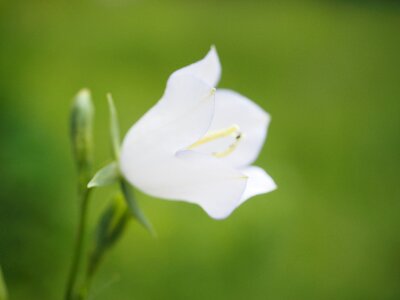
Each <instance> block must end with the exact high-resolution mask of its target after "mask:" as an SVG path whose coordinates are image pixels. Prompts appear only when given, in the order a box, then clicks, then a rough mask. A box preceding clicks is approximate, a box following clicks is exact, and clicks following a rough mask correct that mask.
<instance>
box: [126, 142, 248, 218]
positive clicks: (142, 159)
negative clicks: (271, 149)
mask: <svg viewBox="0 0 400 300" xmlns="http://www.w3.org/2000/svg"><path fill="white" fill-rule="evenodd" d="M140 147H141V145H140V144H139V145H136V149H135V150H136V151H135V152H137V149H138V148H140ZM132 150H133V149H132ZM160 150H161V149H160ZM140 151H147V149H141V150H140ZM121 168H122V172H123V174H124V175H125V177H126V178H127V179H128V181H129V182H131V183H132V184H133V185H135V186H136V187H137V188H138V189H140V190H141V191H143V192H144V193H146V194H149V195H151V196H154V197H158V198H163V199H167V200H180V201H185V202H189V203H195V204H198V205H199V206H201V207H202V208H203V209H204V210H205V211H206V212H207V213H208V214H209V215H210V216H211V217H212V218H215V219H222V218H225V217H227V216H228V215H229V214H230V213H231V212H232V211H233V210H234V209H235V208H236V207H237V206H238V203H239V201H240V200H241V196H242V194H243V192H244V190H245V187H246V181H247V178H246V177H245V176H243V174H242V173H241V172H240V171H238V170H235V169H233V168H231V167H230V166H229V165H227V164H226V163H223V162H222V161H220V160H218V159H216V158H213V157H211V156H209V155H206V154H201V153H197V152H194V151H190V150H183V151H180V152H178V153H176V154H175V155H172V154H170V153H164V152H161V151H160V152H158V153H154V152H153V153H152V154H149V155H143V154H142V155H140V156H139V155H133V156H130V155H123V156H122V160H121Z"/></svg>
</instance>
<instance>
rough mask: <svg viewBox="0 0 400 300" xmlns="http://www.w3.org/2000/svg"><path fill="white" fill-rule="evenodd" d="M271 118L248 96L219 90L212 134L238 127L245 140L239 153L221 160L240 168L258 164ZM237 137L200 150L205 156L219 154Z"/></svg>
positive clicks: (213, 143)
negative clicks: (233, 126) (254, 163)
mask: <svg viewBox="0 0 400 300" xmlns="http://www.w3.org/2000/svg"><path fill="white" fill-rule="evenodd" d="M269 122H270V116H269V114H268V113H267V112H265V111H264V110H263V109H262V108H261V107H259V106H258V105H257V104H255V103H254V102H252V101H251V100H249V99H247V98H246V97H244V96H242V95H240V94H238V93H236V92H234V91H230V90H223V89H218V90H217V92H216V95H215V113H214V118H213V121H212V124H211V126H210V129H209V130H210V131H213V130H221V129H223V128H227V127H230V126H232V125H238V126H239V130H240V132H241V134H242V135H241V139H240V141H239V143H238V144H237V146H236V148H235V150H234V151H233V152H232V153H230V154H229V155H227V156H225V157H221V158H220V159H222V160H225V161H227V162H229V163H231V164H232V165H233V166H236V167H244V166H248V165H250V164H251V163H252V162H254V161H255V160H256V158H257V156H258V154H259V152H260V151H261V148H262V146H263V144H264V141H265V137H266V134H267V128H268V125H269ZM232 142H233V138H231V139H230V140H229V139H220V140H217V141H215V142H211V143H208V144H204V145H202V146H201V147H200V148H199V151H201V152H203V153H215V152H219V151H222V150H224V149H226V147H227V146H229V144H230V143H232Z"/></svg>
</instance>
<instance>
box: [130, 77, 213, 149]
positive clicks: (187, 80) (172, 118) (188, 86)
mask: <svg viewBox="0 0 400 300" xmlns="http://www.w3.org/2000/svg"><path fill="white" fill-rule="evenodd" d="M214 93H215V89H214V88H211V87H210V86H208V85H207V84H206V83H204V82H203V81H201V80H199V79H198V78H196V77H194V76H192V75H188V74H183V73H181V74H175V75H174V76H171V77H170V80H169V81H168V84H167V88H166V90H165V93H164V95H163V97H162V98H161V100H160V101H159V102H158V103H157V104H156V105H155V106H153V108H151V109H150V110H149V111H148V112H147V113H146V114H145V115H144V116H143V117H142V118H141V119H140V120H139V121H138V122H136V124H134V126H133V127H132V128H131V129H130V130H129V132H128V134H127V135H126V137H125V140H124V142H123V148H124V149H122V153H124V152H126V151H127V149H130V148H132V147H134V146H135V145H136V144H137V143H141V144H143V146H147V147H149V148H154V147H157V148H160V147H162V148H165V149H169V151H170V152H171V153H174V152H176V151H178V150H181V149H182V148H185V147H187V146H189V145H191V144H192V143H194V142H195V141H196V140H198V139H199V138H201V137H202V136H203V135H204V134H205V133H206V132H207V129H208V128H209V126H210V124H211V121H212V118H213V114H214V102H215V101H214ZM150 152H151V151H150ZM138 155H140V153H138Z"/></svg>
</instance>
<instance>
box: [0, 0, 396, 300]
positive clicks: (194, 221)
mask: <svg viewBox="0 0 400 300" xmlns="http://www.w3.org/2000/svg"><path fill="white" fill-rule="evenodd" d="M212 44H215V45H216V47H217V49H218V52H219V54H220V57H221V60H222V64H223V77H222V82H221V84H220V86H222V87H228V88H233V89H235V90H237V91H239V92H241V93H243V94H245V95H247V96H248V97H249V98H251V99H254V101H256V102H257V103H258V104H259V105H260V106H262V107H263V108H264V109H266V110H267V111H268V112H270V114H271V115H272V119H273V121H272V124H271V127H270V131H269V136H268V140H267V143H266V145H265V147H264V149H263V151H262V154H261V155H260V157H259V159H258V161H257V164H258V165H260V166H262V167H264V168H265V169H266V170H267V171H268V172H269V173H270V174H271V175H272V176H273V177H274V178H275V180H276V182H277V183H278V185H279V189H278V190H277V191H275V192H273V193H271V194H267V195H263V196H257V197H255V198H254V199H252V200H251V201H249V202H246V203H245V204H244V205H243V206H242V207H241V208H240V209H238V210H237V211H236V212H235V213H234V214H233V215H232V216H231V217H230V218H228V219H227V220H225V221H214V220H212V219H210V218H208V217H207V216H206V215H205V214H204V213H203V211H201V209H200V208H198V207H196V206H193V205H189V204H184V203H178V202H168V201H160V200H157V199H152V198H150V197H147V196H146V195H144V194H141V193H138V199H139V202H140V205H141V206H142V208H143V210H144V211H145V212H146V214H147V216H148V217H149V218H150V219H151V221H152V223H153V224H154V226H155V228H156V230H157V233H158V238H156V239H154V238H152V237H151V236H149V235H148V234H147V232H146V231H145V230H144V229H143V228H142V227H140V226H139V225H138V224H136V223H131V224H130V226H129V229H128V231H127V233H126V235H125V236H124V237H123V239H122V240H121V241H120V243H119V244H118V245H117V246H116V247H115V248H114V249H113V250H112V251H111V252H110V254H109V256H108V257H107V258H106V260H105V262H104V265H103V266H102V268H101V269H100V272H99V274H98V276H97V277H96V281H95V283H94V289H93V292H94V297H93V298H92V299H98V300H106V299H121V300H125V299H126V300H127V299H199V300H200V299H273V300H275V299H278V300H280V299H283V300H284V299H291V300H299V299H307V300H313V299H315V300H317V299H360V300H361V299H362V300H366V299H400V234H399V226H400V183H399V179H400V177H399V170H400V160H399V158H400V157H399V154H400V118H399V114H400V82H399V78H400V4H399V3H398V2H397V1H382V0H377V1H361V0H360V1H344V0H343V1H328V0H327V1H322V0H321V1H250V0H249V1H207V0H205V1H178V0H176V1H174V0H171V1H161V0H160V1H156V0H150V1H146V0H137V1H135V0H114V1H113V0H91V1H90V0H82V1H44V0H42V1H40V0H30V1H7V0H3V1H1V2H0V116H1V117H0V131H1V133H0V138H1V147H0V154H1V156H0V157H1V172H0V182H1V183H0V184H1V189H0V264H1V266H2V268H3V271H4V273H5V274H4V275H5V278H6V281H7V284H8V287H9V290H10V294H11V299H12V300H23V299H30V300H36V299H40V300H43V299H62V295H63V290H64V282H65V278H66V273H67V269H68V267H69V260H70V258H71V250H72V242H73V239H74V230H75V226H76V221H77V208H78V204H77V200H76V196H75V175H76V174H75V169H74V165H73V160H72V157H71V153H70V145H69V140H68V114H69V109H70V105H71V100H72V97H73V96H74V95H75V94H76V92H77V91H78V90H79V89H81V88H82V87H88V88H90V89H91V90H92V93H93V99H94V102H95V105H96V127H95V141H96V167H101V166H103V165H104V164H105V163H107V162H109V161H110V158H111V155H110V143H109V137H108V112H107V105H106V100H105V94H106V93H107V92H112V93H113V95H114V99H115V102H116V105H117V108H118V109H119V114H120V122H121V128H122V131H123V132H126V130H127V129H128V128H129V127H130V126H131V125H132V124H133V123H134V122H135V121H136V120H137V119H138V118H139V117H140V116H141V115H142V114H143V113H144V112H146V110H148V109H149V108H150V107H151V106H152V105H153V104H154V103H155V102H156V101H157V100H158V99H159V98H160V96H161V95H162V93H163V90H164V87H165V82H166V80H167V78H168V76H169V74H170V73H171V72H172V71H174V70H176V69H177V68H179V67H182V66H184V65H187V64H189V63H192V62H194V61H195V60H197V59H200V58H201V57H203V56H204V55H205V54H206V52H207V51H208V49H209V47H210V45H212ZM114 191H115V189H114V188H113V187H110V188H105V189H102V190H98V191H96V192H95V194H94V198H93V199H92V203H91V209H92V212H91V215H90V224H91V225H93V223H94V222H95V220H96V218H97V217H98V214H99V212H101V210H102V209H103V208H104V207H105V206H106V205H107V201H108V200H109V198H110V196H111V195H112V194H113V193H114ZM90 236H91V234H90V233H89V236H88V239H90Z"/></svg>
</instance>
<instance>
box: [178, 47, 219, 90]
mask: <svg viewBox="0 0 400 300" xmlns="http://www.w3.org/2000/svg"><path fill="white" fill-rule="evenodd" d="M178 73H187V74H192V75H194V76H196V77H197V78H199V79H201V80H203V81H204V82H205V83H207V84H208V85H210V86H212V87H216V86H217V84H218V82H219V79H220V78H221V63H220V61H219V57H218V53H217V50H216V49H215V47H214V46H211V49H210V51H209V52H208V53H207V55H206V56H205V57H204V58H203V59H201V60H199V61H197V62H195V63H193V64H191V65H189V66H186V67H183V68H182V69H179V70H177V71H175V73H174V74H178ZM174 74H173V75H174Z"/></svg>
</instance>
